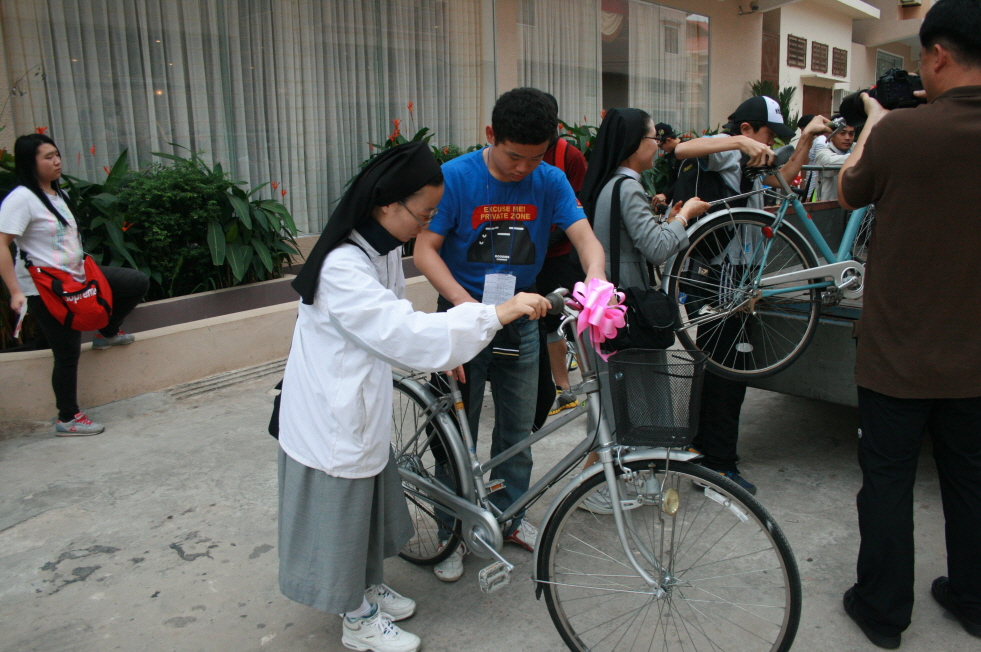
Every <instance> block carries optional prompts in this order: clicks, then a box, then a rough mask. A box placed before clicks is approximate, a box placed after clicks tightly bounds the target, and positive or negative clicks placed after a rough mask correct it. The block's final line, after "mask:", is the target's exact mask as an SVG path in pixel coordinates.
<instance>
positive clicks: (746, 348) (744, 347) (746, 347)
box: [736, 342, 753, 353]
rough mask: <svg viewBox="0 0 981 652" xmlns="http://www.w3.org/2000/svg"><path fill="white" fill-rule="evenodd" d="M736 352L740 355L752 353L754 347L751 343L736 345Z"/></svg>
mask: <svg viewBox="0 0 981 652" xmlns="http://www.w3.org/2000/svg"><path fill="white" fill-rule="evenodd" d="M736 350H737V351H739V352H740V353H751V352H752V351H753V345H752V344H750V343H749V342H740V343H739V344H737V345H736Z"/></svg>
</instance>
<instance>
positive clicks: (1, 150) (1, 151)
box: [0, 147, 7, 158]
mask: <svg viewBox="0 0 981 652" xmlns="http://www.w3.org/2000/svg"><path fill="white" fill-rule="evenodd" d="M6 153H7V148H6V147H0V158H3V155H4V154H6Z"/></svg>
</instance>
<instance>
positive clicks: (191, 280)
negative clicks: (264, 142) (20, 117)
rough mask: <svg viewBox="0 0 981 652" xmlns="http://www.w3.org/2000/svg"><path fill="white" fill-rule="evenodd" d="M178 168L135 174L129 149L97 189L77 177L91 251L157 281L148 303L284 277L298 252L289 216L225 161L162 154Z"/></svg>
mask: <svg viewBox="0 0 981 652" xmlns="http://www.w3.org/2000/svg"><path fill="white" fill-rule="evenodd" d="M156 156H159V157H162V158H165V159H168V160H170V161H171V162H172V163H171V164H170V165H164V164H159V163H158V164H154V165H152V166H151V167H149V168H147V169H146V170H142V171H139V172H130V171H129V169H128V166H127V162H126V160H127V159H126V152H123V154H121V155H120V157H119V159H118V160H117V161H116V163H115V164H113V166H112V168H111V169H110V170H109V175H108V177H107V178H106V181H105V182H104V183H102V184H94V183H89V182H85V181H81V180H79V179H74V178H70V179H69V184H68V191H69V195H70V196H71V198H72V199H73V200H74V203H75V205H76V208H77V210H78V213H79V223H80V226H81V229H82V234H83V238H84V241H85V248H86V251H88V252H89V253H91V254H92V255H93V256H94V257H95V258H96V260H98V261H99V262H101V263H102V264H104V265H106V264H109V265H128V266H130V267H133V268H136V269H139V270H141V271H143V272H144V273H145V274H146V275H147V276H148V277H150V279H151V284H150V291H149V293H148V294H147V299H149V300H154V299H161V298H166V297H173V296H182V295H186V294H193V293H194V292H200V291H203V290H212V289H218V288H223V287H230V286H233V285H238V284H240V283H251V282H255V281H263V280H267V279H270V278H277V277H279V276H281V275H282V268H283V265H285V264H288V262H289V260H290V257H291V256H294V255H296V254H297V249H296V242H295V240H294V237H295V235H296V226H295V224H294V223H293V218H292V217H291V216H290V214H289V211H288V210H287V209H286V207H285V206H283V205H282V204H281V203H279V202H277V201H274V200H271V199H255V198H254V196H255V195H256V194H257V193H258V192H259V191H260V190H261V189H262V188H264V187H265V186H266V185H267V184H262V185H261V186H258V187H256V188H253V189H252V190H250V191H249V192H246V191H245V190H243V189H242V188H241V187H240V186H242V185H244V182H236V181H231V180H230V179H229V178H228V177H227V175H226V174H225V172H224V171H223V170H222V167H221V164H216V165H215V166H214V168H209V167H208V166H207V165H205V163H204V162H203V161H202V160H201V159H200V157H198V156H197V154H196V153H192V154H191V156H190V158H184V157H181V156H176V155H173V154H160V153H158V154H156Z"/></svg>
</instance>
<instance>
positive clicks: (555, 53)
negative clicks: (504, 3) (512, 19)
mask: <svg viewBox="0 0 981 652" xmlns="http://www.w3.org/2000/svg"><path fill="white" fill-rule="evenodd" d="M519 1H520V3H521V6H520V7H519V10H518V16H519V23H518V38H519V41H520V44H521V53H520V55H519V57H520V58H519V60H518V83H519V84H520V85H521V86H533V87H535V88H539V89H541V90H543V91H545V92H546V93H551V94H552V95H554V96H555V99H556V100H558V103H559V117H560V118H562V119H563V120H565V121H566V122H567V123H569V124H573V123H582V122H584V121H585V122H587V123H588V124H593V125H598V124H599V122H600V108H601V107H600V103H601V99H602V92H601V87H600V70H601V68H602V60H601V49H600V31H601V28H602V24H601V12H600V3H599V2H598V0H519ZM522 21H524V22H522Z"/></svg>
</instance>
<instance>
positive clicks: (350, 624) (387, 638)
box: [341, 606, 422, 652]
mask: <svg viewBox="0 0 981 652" xmlns="http://www.w3.org/2000/svg"><path fill="white" fill-rule="evenodd" d="M342 620H343V621H344V626H343V627H342V629H343V633H342V634H341V643H343V644H344V647H346V648H348V649H350V650H359V652H368V651H369V650H370V651H371V652H417V650H418V649H419V647H420V646H421V645H422V640H421V639H420V638H419V637H418V636H416V635H415V634H410V633H409V632H407V631H405V630H403V629H400V628H399V626H398V625H395V624H394V623H392V620H391V618H389V617H388V614H385V613H382V611H381V610H380V609H379V608H378V607H377V606H374V607H372V613H370V614H369V615H367V616H365V617H364V618H354V619H351V618H348V617H347V616H345V617H344V618H342Z"/></svg>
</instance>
